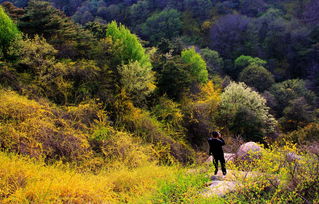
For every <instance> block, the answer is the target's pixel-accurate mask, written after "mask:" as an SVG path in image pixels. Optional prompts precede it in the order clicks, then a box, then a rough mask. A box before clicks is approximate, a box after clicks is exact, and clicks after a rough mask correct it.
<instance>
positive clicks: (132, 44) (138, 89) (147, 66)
mask: <svg viewBox="0 0 319 204" xmlns="http://www.w3.org/2000/svg"><path fill="white" fill-rule="evenodd" d="M106 36H107V38H108V39H110V40H111V48H110V49H111V51H110V53H111V59H110V60H111V62H110V67H111V69H112V73H111V75H113V77H111V78H112V80H113V88H112V89H113V90H114V91H115V94H118V93H123V91H125V92H126V94H128V96H129V97H130V99H133V100H134V102H140V101H141V100H142V99H143V98H144V97H145V96H146V95H148V94H149V93H151V92H152V91H153V90H154V88H155V82H154V81H155V78H154V73H153V71H152V64H151V60H150V56H149V54H148V53H146V50H145V49H144V48H143V46H142V44H141V43H140V41H139V39H138V38H137V36H136V35H134V34H132V33H131V31H130V30H129V29H127V28H126V27H125V26H123V25H118V24H117V23H116V22H115V21H113V22H111V23H110V24H108V25H107V30H106Z"/></svg>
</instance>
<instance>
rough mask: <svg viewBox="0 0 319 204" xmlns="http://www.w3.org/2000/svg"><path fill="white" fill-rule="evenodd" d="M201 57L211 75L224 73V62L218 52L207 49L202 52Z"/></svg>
mask: <svg viewBox="0 0 319 204" xmlns="http://www.w3.org/2000/svg"><path fill="white" fill-rule="evenodd" d="M200 55H201V56H202V57H203V58H204V60H205V61H206V64H207V71H208V73H209V74H222V73H223V67H224V62H223V59H222V58H221V57H220V55H219V53H218V52H217V51H215V50H211V49H209V48H205V49H201V50H200Z"/></svg>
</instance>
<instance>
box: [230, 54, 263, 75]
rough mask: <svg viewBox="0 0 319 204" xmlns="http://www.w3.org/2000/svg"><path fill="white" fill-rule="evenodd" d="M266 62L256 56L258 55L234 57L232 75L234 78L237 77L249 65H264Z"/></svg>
mask: <svg viewBox="0 0 319 204" xmlns="http://www.w3.org/2000/svg"><path fill="white" fill-rule="evenodd" d="M266 63H267V62H266V61H264V60H262V59H260V58H258V57H251V56H245V55H241V56H239V57H237V58H236V60H235V64H234V66H235V67H234V70H233V76H234V77H235V78H237V77H238V74H239V73H240V72H241V71H242V70H243V69H244V68H246V67H248V66H249V65H257V66H264V65H265V64H266Z"/></svg>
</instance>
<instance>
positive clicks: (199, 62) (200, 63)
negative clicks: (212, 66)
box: [181, 47, 208, 83]
mask: <svg viewBox="0 0 319 204" xmlns="http://www.w3.org/2000/svg"><path fill="white" fill-rule="evenodd" d="M181 58H182V60H183V62H184V63H185V64H186V65H187V67H188V71H189V73H190V75H191V77H192V78H191V80H192V81H193V82H197V83H205V82H207V81H208V72H207V69H206V62H205V61H204V60H203V58H202V57H201V56H200V54H198V53H197V52H196V51H195V48H194V47H192V48H189V49H185V50H183V51H182V54H181Z"/></svg>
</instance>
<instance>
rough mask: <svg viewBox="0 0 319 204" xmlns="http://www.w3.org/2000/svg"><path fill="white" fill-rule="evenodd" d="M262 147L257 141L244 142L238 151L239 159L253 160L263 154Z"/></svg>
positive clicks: (237, 156)
mask: <svg viewBox="0 0 319 204" xmlns="http://www.w3.org/2000/svg"><path fill="white" fill-rule="evenodd" d="M261 150H262V147H260V146H259V145H258V144H257V143H255V142H247V143H245V144H242V145H241V146H240V147H239V149H238V150H237V153H236V158H237V159H243V160H253V159H257V158H259V157H260V156H261Z"/></svg>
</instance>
